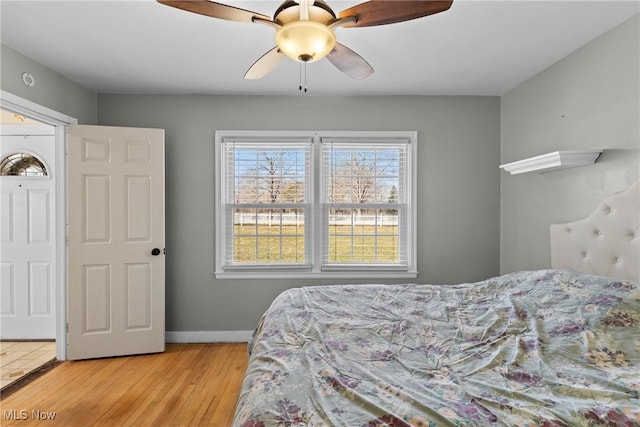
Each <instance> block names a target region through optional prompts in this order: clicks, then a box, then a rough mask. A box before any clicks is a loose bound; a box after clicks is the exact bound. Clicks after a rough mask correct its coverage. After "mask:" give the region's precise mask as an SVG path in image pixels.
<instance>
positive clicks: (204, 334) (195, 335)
mask: <svg viewBox="0 0 640 427" xmlns="http://www.w3.org/2000/svg"><path fill="white" fill-rule="evenodd" d="M252 334H253V331H166V332H165V341H166V342H168V343H217V342H249V339H250V338H251V335H252Z"/></svg>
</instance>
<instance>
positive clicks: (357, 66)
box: [157, 0, 453, 79]
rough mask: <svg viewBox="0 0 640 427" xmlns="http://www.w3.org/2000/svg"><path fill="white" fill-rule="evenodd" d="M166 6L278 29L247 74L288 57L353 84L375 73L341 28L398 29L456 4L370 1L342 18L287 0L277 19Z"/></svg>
mask: <svg viewBox="0 0 640 427" xmlns="http://www.w3.org/2000/svg"><path fill="white" fill-rule="evenodd" d="M157 1H158V2H159V3H162V4H164V5H167V6H171V7H175V8H177V9H182V10H185V11H188V12H193V13H198V14H200V15H205V16H210V17H213V18H219V19H226V20H229V21H238V22H246V23H256V24H265V25H268V26H270V27H273V28H274V29H275V30H276V37H275V39H276V47H274V48H273V49H271V50H269V51H268V52H267V53H265V54H264V55H262V57H260V59H258V60H257V61H256V62H254V63H253V65H252V66H251V67H250V68H249V70H248V71H247V72H246V74H245V75H244V78H245V79H260V78H262V77H264V76H266V75H267V74H269V73H270V72H271V71H272V70H273V69H274V68H276V67H277V66H278V64H280V62H281V61H282V60H283V59H284V58H285V57H289V58H291V59H293V60H294V61H298V62H301V63H305V64H306V63H309V62H315V61H317V60H319V59H322V58H324V57H325V56H326V57H327V59H328V60H329V61H330V62H331V63H332V64H333V65H334V66H335V67H336V68H338V70H340V71H342V72H343V73H345V74H347V75H348V76H350V77H352V78H354V79H364V78H366V77H369V76H370V75H371V74H373V67H371V65H369V63H368V62H367V61H366V60H365V59H364V58H362V57H361V56H360V55H358V54H357V53H356V52H354V51H353V50H351V49H349V48H348V47H346V46H344V45H343V44H341V43H338V42H337V41H336V36H335V34H334V30H335V29H336V28H338V27H344V28H357V27H370V26H375V25H386V24H394V23H397V22H403V21H408V20H411V19H416V18H421V17H424V16H428V15H433V14H435V13H439V12H444V11H445V10H447V9H449V8H450V7H451V4H452V3H453V0H444V1H434V0H369V1H366V2H364V3H360V4H358V5H356V6H353V7H350V8H348V9H345V10H343V11H341V12H340V13H339V14H338V15H337V16H336V14H335V13H334V12H333V10H332V9H331V8H330V7H329V5H328V4H327V3H326V2H325V1H324V0H285V1H284V2H283V3H282V4H281V5H280V6H279V7H278V9H277V10H276V11H275V13H274V15H273V19H272V18H270V17H269V16H266V15H263V14H261V13H257V12H252V11H250V10H245V9H241V8H238V7H235V6H230V5H226V4H223V3H218V2H214V1H209V0H157Z"/></svg>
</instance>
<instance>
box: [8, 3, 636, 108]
mask: <svg viewBox="0 0 640 427" xmlns="http://www.w3.org/2000/svg"><path fill="white" fill-rule="evenodd" d="M221 2H223V3H226V4H232V5H234V6H237V7H241V8H243V9H248V10H253V11H256V12H261V13H263V14H265V15H269V16H272V15H273V12H274V11H275V9H276V8H277V6H278V5H279V3H280V2H279V1H277V0H276V1H272V0H253V1H238V0H221ZM327 3H328V4H329V5H330V6H331V7H332V8H333V9H334V11H335V12H336V13H338V12H339V11H341V10H343V9H345V8H347V7H350V6H353V5H355V4H358V3H360V1H347V0H327ZM0 7H1V9H0V14H1V19H2V21H1V27H0V28H1V37H2V43H4V44H6V45H8V46H11V47H12V48H14V49H16V50H17V51H19V52H21V53H23V54H25V55H26V56H28V57H30V58H33V59H34V60H36V61H38V62H39V63H41V64H44V65H46V66H48V67H50V68H52V69H54V70H56V71H58V72H60V73H61V74H63V75H65V76H67V77H69V78H70V79H72V80H74V81H76V82H78V83H80V84H81V85H83V86H85V87H87V88H89V89H92V90H94V91H96V92H98V93H202V94H278V95H287V94H288V95H291V94H297V93H298V82H299V71H300V70H299V66H298V64H297V63H295V62H293V61H291V60H285V61H283V63H282V64H281V65H280V66H279V67H278V68H277V69H276V70H275V71H274V72H273V73H271V74H270V75H268V76H266V77H265V78H263V79H262V80H257V81H249V80H244V79H243V78H242V76H243V75H244V73H245V71H246V70H247V69H248V67H249V66H250V65H251V64H252V63H253V62H254V61H255V60H256V59H257V58H259V57H260V56H261V55H262V54H263V53H265V52H266V51H267V50H269V49H271V48H272V47H273V46H274V45H275V42H274V30H273V29H272V28H269V27H267V26H264V25H259V24H245V23H239V22H229V21H223V20H219V19H214V18H209V17H204V16H200V15H196V14H192V13H188V12H184V11H181V10H178V9H174V8H171V7H167V6H164V5H161V4H159V3H157V2H156V1H154V0H128V1H116V0H109V1H61V0H47V1H35V0H19V1H13V0H0ZM639 12H640V2H639V1H638V0H624V1H611V0H609V1H594V0H589V1H584V0H569V1H561V0H552V1H530V0H503V1H487V0H454V3H453V6H452V7H451V9H449V10H448V11H446V12H443V13H440V14H437V15H432V16H429V17H426V18H422V19H417V20H414V21H409V22H404V23H400V24H393V25H386V26H379V27H368V28H350V29H347V28H339V29H337V30H336V35H337V37H338V40H339V41H340V42H341V43H342V44H344V45H346V46H348V47H350V48H351V49H353V50H355V51H356V52H358V53H359V54H360V55H361V56H363V57H364V58H365V59H366V60H367V61H368V62H369V63H370V64H371V65H372V66H373V67H374V68H375V70H376V72H375V73H374V74H373V75H372V76H371V77H369V78H368V79H365V80H352V79H351V78H349V77H347V76H345V75H343V74H341V73H340V72H339V71H338V70H337V69H336V68H334V67H333V66H332V65H331V64H330V63H329V62H328V61H327V60H326V59H323V60H321V61H319V62H317V63H313V64H309V65H308V68H307V84H308V87H309V94H310V95H339V94H343V95H387V94H396V95H406V94H416V95H502V94H504V93H505V92H507V91H509V90H510V89H512V88H513V87H515V86H517V85H518V84H519V83H521V82H523V81H525V80H527V79H529V78H530V77H532V76H533V75H535V74H537V73H538V72H540V71H542V70H544V69H545V68H547V67H549V66H550V65H552V64H553V63H555V62H556V61H558V60H559V59H561V58H563V57H565V56H567V55H568V54H569V53H571V52H572V51H574V50H575V49H577V48H579V47H580V46H582V45H584V44H585V43H587V42H589V41H590V40H592V39H594V38H595V37H597V36H598V35H600V34H602V33H604V32H606V31H608V30H609V29H611V28H613V27H614V26H616V25H618V24H620V23H622V22H623V21H625V20H626V19H628V18H630V17H631V16H633V15H635V14H637V13H639ZM24 71H27V72H28V71H30V70H24ZM33 77H34V78H35V79H36V84H37V82H38V76H37V75H34V76H33Z"/></svg>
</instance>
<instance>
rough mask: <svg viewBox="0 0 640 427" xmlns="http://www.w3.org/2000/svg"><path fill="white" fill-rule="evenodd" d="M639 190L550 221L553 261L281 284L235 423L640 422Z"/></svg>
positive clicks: (261, 329) (256, 340)
mask: <svg viewBox="0 0 640 427" xmlns="http://www.w3.org/2000/svg"><path fill="white" fill-rule="evenodd" d="M639 192H640V187H639V186H638V184H635V185H633V186H632V187H631V188H629V189H628V190H627V191H625V192H623V193H619V194H616V195H613V196H610V197H609V198H608V199H607V200H605V201H604V202H603V204H602V205H601V206H600V207H598V209H597V210H596V212H594V214H592V215H590V216H589V217H588V218H585V219H584V220H580V221H574V222H571V223H567V224H557V225H553V226H551V229H550V234H551V245H552V266H551V267H552V268H551V269H548V270H537V271H520V272H514V273H511V274H506V275H503V276H500V277H495V278H491V279H488V280H484V281H481V282H477V283H471V284H461V285H454V286H444V285H442V286H437V285H420V284H407V285H339V286H335V285H334V286H313V287H302V288H296V289H290V290H287V291H285V292H283V293H282V294H280V295H279V296H278V297H277V298H276V299H275V300H274V302H273V304H272V305H271V307H270V308H269V309H268V310H267V311H266V312H265V314H264V315H263V317H262V319H261V321H260V324H259V325H258V327H257V329H256V331H255V333H254V337H253V339H252V342H251V343H250V346H249V347H250V360H249V366H248V369H247V372H246V375H245V379H244V383H243V387H242V390H241V393H240V396H239V399H238V403H237V406H236V414H235V418H234V426H238V427H262V426H350V427H351V426H353V427H356V426H394V427H395V426H447V425H452V426H471V425H507V426H576V425H580V426H600V425H603V426H640V399H639V393H640V286H639V285H638V282H639V280H638V277H639V275H638V263H639V262H638V261H639V260H638V258H639V256H638V246H639V244H640V243H639V240H640V239H638V217H639V216H640V214H639V210H638V206H639V204H640V197H639Z"/></svg>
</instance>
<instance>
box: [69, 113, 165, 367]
mask: <svg viewBox="0 0 640 427" xmlns="http://www.w3.org/2000/svg"><path fill="white" fill-rule="evenodd" d="M67 132H68V135H67V143H68V159H67V176H68V193H67V201H68V202H67V203H68V210H67V212H68V213H67V216H68V228H69V229H68V288H67V289H68V292H67V301H68V306H67V322H68V334H67V358H68V359H72V360H73V359H90V358H97V357H109V356H120V355H128V354H143V353H157V352H162V351H164V347H165V339H164V338H165V337H164V332H165V324H164V323H165V304H164V302H165V296H164V282H165V278H164V268H165V260H164V247H165V234H164V130H162V129H139V128H119V127H104V126H79V125H72V126H68V127H67Z"/></svg>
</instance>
